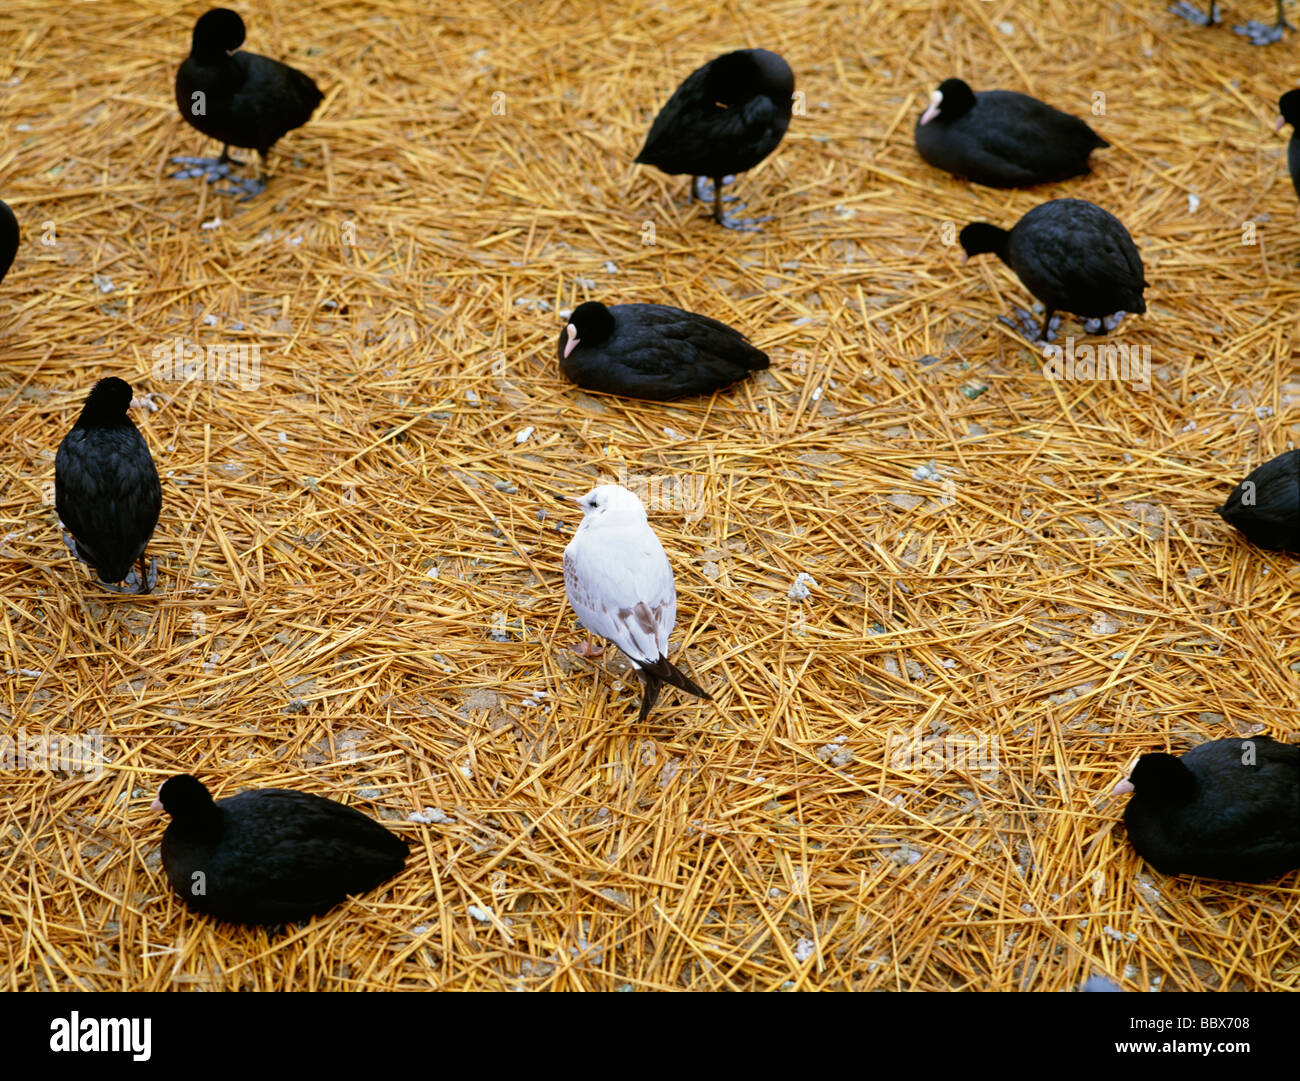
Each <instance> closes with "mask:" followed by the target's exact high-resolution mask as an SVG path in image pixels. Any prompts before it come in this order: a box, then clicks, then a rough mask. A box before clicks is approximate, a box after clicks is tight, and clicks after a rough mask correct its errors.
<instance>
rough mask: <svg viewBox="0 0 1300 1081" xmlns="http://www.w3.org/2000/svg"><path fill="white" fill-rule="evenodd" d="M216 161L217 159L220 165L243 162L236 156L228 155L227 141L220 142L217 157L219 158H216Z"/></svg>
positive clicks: (241, 163) (228, 146)
mask: <svg viewBox="0 0 1300 1081" xmlns="http://www.w3.org/2000/svg"><path fill="white" fill-rule="evenodd" d="M217 161H218V163H220V164H221V165H243V164H244V163H243V162H242V161H240V160H239V159H238V158H232V157H231V156H230V145H229V144H228V143H223V144H222V146H221V157H219V158H218V159H217Z"/></svg>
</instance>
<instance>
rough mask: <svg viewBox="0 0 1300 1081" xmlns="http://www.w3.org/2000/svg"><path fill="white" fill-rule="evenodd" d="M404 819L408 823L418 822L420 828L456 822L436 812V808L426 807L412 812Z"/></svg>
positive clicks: (438, 811) (440, 812)
mask: <svg viewBox="0 0 1300 1081" xmlns="http://www.w3.org/2000/svg"><path fill="white" fill-rule="evenodd" d="M406 817H407V819H408V820H409V821H411V822H418V823H420V824H421V825H422V826H440V825H442V824H443V823H445V822H455V821H456V820H455V819H454V818H451V817H449V816H448V815H446V814H444V813H443V812H442V811H440V810H438V808H437V807H426V808H425V809H424V810H423V811H413V812H411V813H410V814H409V815H407V816H406Z"/></svg>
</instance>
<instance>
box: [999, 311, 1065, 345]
mask: <svg viewBox="0 0 1300 1081" xmlns="http://www.w3.org/2000/svg"><path fill="white" fill-rule="evenodd" d="M1012 310H1013V311H1014V312H1015V318H1014V319H1013V318H1012V317H1011V316H1009V315H999V316H998V321H999V322H1000V323H1005V324H1006V325H1007V326H1009V327H1010V328H1011V329H1012V330H1014V331H1016V332H1017V333H1019V334H1023V335H1024V338H1025V341H1027V342H1028V343H1029V344H1030V345H1043V344H1045V343H1047V342H1050V341H1051V340H1052V339H1053V338H1054V337H1056V330H1057V328H1058V327H1059V326H1060V325H1061V317H1060V316H1059V315H1055V313H1054V312H1051V311H1048V312H1047V313H1046V314H1045V315H1044V317H1043V325H1042V329H1041V330H1040V329H1039V326H1038V320H1037V319H1036V318H1034V313H1033V312H1029V311H1026V310H1025V309H1024V308H1014V309H1012ZM1017 320H1019V321H1018V322H1017Z"/></svg>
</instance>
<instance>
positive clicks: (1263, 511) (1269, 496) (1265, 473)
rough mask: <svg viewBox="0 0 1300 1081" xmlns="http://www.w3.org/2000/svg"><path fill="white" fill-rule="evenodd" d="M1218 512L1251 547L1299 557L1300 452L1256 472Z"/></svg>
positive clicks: (1280, 456)
mask: <svg viewBox="0 0 1300 1081" xmlns="http://www.w3.org/2000/svg"><path fill="white" fill-rule="evenodd" d="M1215 513H1216V514H1217V515H1219V517H1220V518H1222V519H1223V520H1224V521H1225V522H1227V523H1228V524H1229V525H1231V526H1236V528H1237V529H1239V530H1241V532H1242V533H1244V534H1245V535H1246V539H1247V540H1248V541H1250V543H1251V544H1257V545H1259V547H1261V548H1274V549H1278V550H1280V551H1284V552H1292V553H1295V554H1296V555H1300V450H1288V451H1287V452H1286V453H1285V454H1279V455H1278V456H1277V457H1276V458H1270V459H1269V460H1268V461H1267V462H1265V463H1264V464H1263V465H1261V466H1259V467H1258V468H1257V469H1255V470H1253V471H1252V472H1251V473H1250V474H1249V475H1248V476H1247V477H1246V479H1245V480H1243V481H1242V482H1241V483H1240V484H1238V485H1237V487H1235V488H1234V489H1233V490H1232V494H1231V495H1229V496H1228V498H1227V500H1226V501H1225V502H1224V504H1223V506H1221V507H1218V508H1216V509H1215Z"/></svg>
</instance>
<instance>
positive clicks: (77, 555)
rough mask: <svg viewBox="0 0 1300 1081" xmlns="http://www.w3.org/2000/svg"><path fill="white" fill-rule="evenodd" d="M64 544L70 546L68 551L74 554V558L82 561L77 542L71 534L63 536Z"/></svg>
mask: <svg viewBox="0 0 1300 1081" xmlns="http://www.w3.org/2000/svg"><path fill="white" fill-rule="evenodd" d="M63 543H64V544H66V545H67V546H68V551H69V552H71V553H72V558H73V559H76V560H78V561H80V559H81V553H80V552H78V551H77V542H76V541H75V540H73V539H72V534H71V533H64V534H63Z"/></svg>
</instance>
